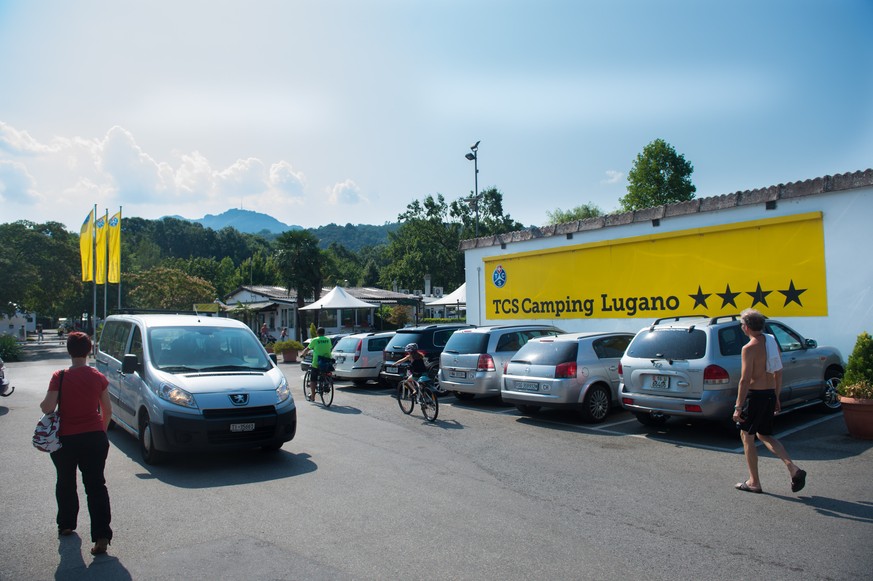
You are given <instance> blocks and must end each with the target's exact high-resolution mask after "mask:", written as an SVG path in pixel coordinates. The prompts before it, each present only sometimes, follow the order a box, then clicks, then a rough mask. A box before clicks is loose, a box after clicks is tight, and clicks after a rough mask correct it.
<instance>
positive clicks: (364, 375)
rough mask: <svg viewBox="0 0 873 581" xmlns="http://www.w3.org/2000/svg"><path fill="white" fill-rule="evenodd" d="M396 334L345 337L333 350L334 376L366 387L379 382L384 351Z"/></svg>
mask: <svg viewBox="0 0 873 581" xmlns="http://www.w3.org/2000/svg"><path fill="white" fill-rule="evenodd" d="M394 334H395V332H394V331H387V332H385V333H358V334H356V335H349V336H347V337H343V338H342V339H340V340H339V342H338V343H337V344H336V345H335V346H334V348H333V358H334V360H335V361H336V363H335V364H334V371H333V376H334V377H335V378H336V379H346V380H351V381H352V382H353V383H354V384H355V385H364V384H365V383H367V381H369V380H373V381H378V380H379V368H380V367H381V366H382V351H383V350H384V349H385V346H386V345H388V341H390V340H391V337H393V336H394Z"/></svg>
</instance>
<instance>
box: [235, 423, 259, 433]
mask: <svg viewBox="0 0 873 581" xmlns="http://www.w3.org/2000/svg"><path fill="white" fill-rule="evenodd" d="M254 430H255V423H254V422H252V423H250V424H231V425H230V431H231V432H253V431H254Z"/></svg>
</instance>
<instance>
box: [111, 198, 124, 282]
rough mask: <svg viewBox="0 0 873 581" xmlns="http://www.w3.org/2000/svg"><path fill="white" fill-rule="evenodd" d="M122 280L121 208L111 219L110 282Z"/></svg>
mask: <svg viewBox="0 0 873 581" xmlns="http://www.w3.org/2000/svg"><path fill="white" fill-rule="evenodd" d="M119 281H121V210H119V211H118V212H117V213H116V214H115V215H114V216H112V217H111V218H110V219H109V282H111V283H117V282H119Z"/></svg>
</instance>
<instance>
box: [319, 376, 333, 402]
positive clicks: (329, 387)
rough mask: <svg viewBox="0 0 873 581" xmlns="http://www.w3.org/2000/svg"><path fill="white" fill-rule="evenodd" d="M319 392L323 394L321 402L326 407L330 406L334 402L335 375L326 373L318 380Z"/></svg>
mask: <svg viewBox="0 0 873 581" xmlns="http://www.w3.org/2000/svg"><path fill="white" fill-rule="evenodd" d="M318 387H319V390H318V393H319V395H320V396H321V403H323V404H324V407H326V408H329V407H330V404H332V403H333V377H331V376H330V375H324V376H322V377H321V379H319V381H318Z"/></svg>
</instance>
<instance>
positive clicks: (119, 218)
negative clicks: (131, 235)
mask: <svg viewBox="0 0 873 581" xmlns="http://www.w3.org/2000/svg"><path fill="white" fill-rule="evenodd" d="M121 216H122V214H121V206H118V310H119V311H120V310H121V224H122V217H121Z"/></svg>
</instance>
